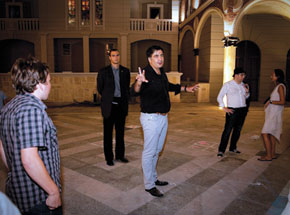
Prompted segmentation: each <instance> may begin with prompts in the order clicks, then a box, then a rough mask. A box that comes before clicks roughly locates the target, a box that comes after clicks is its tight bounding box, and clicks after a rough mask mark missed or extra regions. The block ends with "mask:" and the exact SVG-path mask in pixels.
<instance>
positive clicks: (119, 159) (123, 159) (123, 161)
mask: <svg viewBox="0 0 290 215" xmlns="http://www.w3.org/2000/svg"><path fill="white" fill-rule="evenodd" d="M116 161H120V162H122V163H128V162H129V160H128V159H127V158H118V159H116Z"/></svg>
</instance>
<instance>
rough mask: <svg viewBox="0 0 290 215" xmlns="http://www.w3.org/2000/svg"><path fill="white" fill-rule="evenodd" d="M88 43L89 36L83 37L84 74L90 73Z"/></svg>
mask: <svg viewBox="0 0 290 215" xmlns="http://www.w3.org/2000/svg"><path fill="white" fill-rule="evenodd" d="M89 45H90V42H89V36H87V35H85V36H83V55H84V73H89V72H90V47H89Z"/></svg>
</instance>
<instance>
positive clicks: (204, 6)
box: [179, 0, 214, 28]
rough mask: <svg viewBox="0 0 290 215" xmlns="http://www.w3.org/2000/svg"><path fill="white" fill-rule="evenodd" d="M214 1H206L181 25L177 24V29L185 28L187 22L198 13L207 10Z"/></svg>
mask: <svg viewBox="0 0 290 215" xmlns="http://www.w3.org/2000/svg"><path fill="white" fill-rule="evenodd" d="M213 2H214V0H208V1H206V2H205V3H203V4H202V5H201V6H200V7H198V8H197V9H196V11H194V12H193V13H192V14H191V15H190V16H189V17H187V18H186V19H185V20H184V21H183V22H182V23H181V24H179V28H182V27H183V26H185V25H186V24H187V23H188V22H190V21H191V20H192V19H193V18H194V17H196V16H197V15H198V14H199V13H201V12H202V11H203V10H204V9H205V8H207V7H208V6H209V5H210V4H211V3H213Z"/></svg>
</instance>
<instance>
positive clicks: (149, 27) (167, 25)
mask: <svg viewBox="0 0 290 215" xmlns="http://www.w3.org/2000/svg"><path fill="white" fill-rule="evenodd" d="M130 31H156V32H178V24H177V23H174V22H173V21H172V20H171V19H130Z"/></svg>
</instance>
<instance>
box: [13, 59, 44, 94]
mask: <svg viewBox="0 0 290 215" xmlns="http://www.w3.org/2000/svg"><path fill="white" fill-rule="evenodd" d="M48 73H49V68H48V66H47V65H46V64H44V63H42V62H40V61H39V60H38V59H36V58H35V57H28V58H26V59H24V58H19V59H17V60H16V61H15V63H14V64H13V66H12V68H11V79H12V85H13V87H14V88H15V90H16V94H24V93H32V92H34V90H35V87H36V85H37V84H39V83H45V82H46V79H47V76H48Z"/></svg>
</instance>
